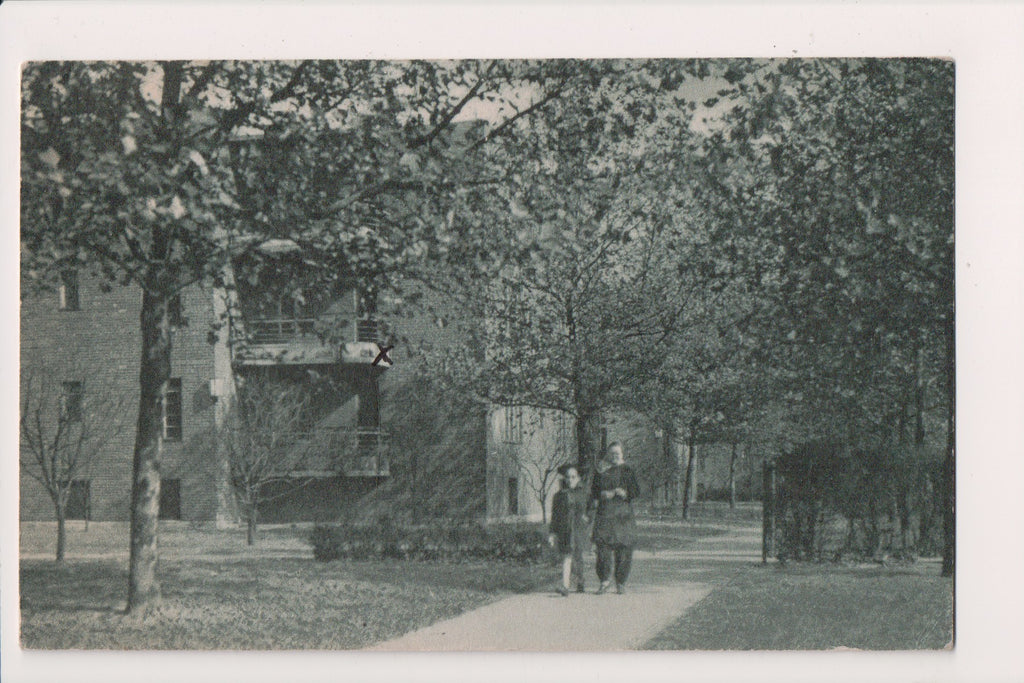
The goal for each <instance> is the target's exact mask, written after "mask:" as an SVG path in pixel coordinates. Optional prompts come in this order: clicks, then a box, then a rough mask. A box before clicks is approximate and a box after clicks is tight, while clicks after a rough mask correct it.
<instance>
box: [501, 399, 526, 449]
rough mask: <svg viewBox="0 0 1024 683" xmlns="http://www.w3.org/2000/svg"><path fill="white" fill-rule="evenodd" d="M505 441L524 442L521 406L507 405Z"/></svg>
mask: <svg viewBox="0 0 1024 683" xmlns="http://www.w3.org/2000/svg"><path fill="white" fill-rule="evenodd" d="M504 410H505V443H522V441H523V409H522V407H521V406H505V408H504Z"/></svg>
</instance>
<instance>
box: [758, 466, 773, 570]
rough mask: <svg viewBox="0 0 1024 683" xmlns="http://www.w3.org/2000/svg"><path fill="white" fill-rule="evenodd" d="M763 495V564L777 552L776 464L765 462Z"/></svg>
mask: <svg viewBox="0 0 1024 683" xmlns="http://www.w3.org/2000/svg"><path fill="white" fill-rule="evenodd" d="M762 480H763V481H762V487H763V488H762V495H761V564H768V558H769V557H770V556H771V555H772V554H773V553H774V552H775V463H774V462H765V464H764V470H763V472H762Z"/></svg>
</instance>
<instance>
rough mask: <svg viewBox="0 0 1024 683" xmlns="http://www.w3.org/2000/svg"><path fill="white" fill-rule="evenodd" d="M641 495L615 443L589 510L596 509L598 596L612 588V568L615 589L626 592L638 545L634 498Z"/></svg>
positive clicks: (597, 477) (602, 467) (598, 474)
mask: <svg viewBox="0 0 1024 683" xmlns="http://www.w3.org/2000/svg"><path fill="white" fill-rule="evenodd" d="M639 495H640V487H639V485H638V484H637V481H636V475H635V474H633V470H632V469H630V467H629V466H628V465H626V464H625V457H624V455H623V453H622V444H620V443H618V442H615V443H613V444H611V445H610V446H608V454H607V457H606V459H605V460H604V461H603V462H602V463H601V464H600V465H599V466H598V470H597V472H595V473H594V482H593V485H592V486H591V489H590V504H589V506H588V511H591V510H593V509H594V508H595V507H596V508H597V514H596V516H595V517H594V537H593V538H594V543H595V544H596V545H597V578H598V579H600V581H601V585H600V587H599V588H598V589H597V592H598V594H601V593H604V592H606V591H607V590H608V587H609V585H611V581H610V579H611V576H612V568H613V565H614V573H615V587H616V589H617V591H618V592H619V593H624V592H625V591H626V580H627V579H628V578H629V569H630V566H631V565H632V563H633V546H635V545H636V520H635V519H634V517H633V499H634V498H636V497H637V496H639Z"/></svg>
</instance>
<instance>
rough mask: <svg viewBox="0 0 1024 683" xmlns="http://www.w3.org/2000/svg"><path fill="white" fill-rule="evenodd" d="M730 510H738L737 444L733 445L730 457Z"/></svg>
mask: <svg viewBox="0 0 1024 683" xmlns="http://www.w3.org/2000/svg"><path fill="white" fill-rule="evenodd" d="M729 509H730V510H735V509H736V442H735V441H734V442H733V443H732V453H731V454H730V455H729Z"/></svg>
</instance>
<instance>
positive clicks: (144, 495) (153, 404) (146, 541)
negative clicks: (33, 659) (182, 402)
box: [127, 288, 171, 616]
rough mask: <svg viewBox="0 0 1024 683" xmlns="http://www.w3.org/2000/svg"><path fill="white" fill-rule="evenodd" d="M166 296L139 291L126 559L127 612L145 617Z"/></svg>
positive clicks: (156, 591) (167, 366)
mask: <svg viewBox="0 0 1024 683" xmlns="http://www.w3.org/2000/svg"><path fill="white" fill-rule="evenodd" d="M165 311H166V298H164V297H159V296H157V295H155V294H154V293H153V292H152V291H150V290H149V289H148V288H147V290H146V291H144V292H143V295H142V312H141V315H140V318H141V328H142V363H141V369H140V371H139V390H140V397H139V422H138V426H137V428H136V435H135V451H134V457H133V461H132V495H131V554H130V557H129V560H128V609H127V611H128V613H131V614H137V615H139V616H144V615H145V613H146V612H147V611H148V609H149V608H150V607H152V606H153V605H155V604H156V602H157V601H158V600H159V598H160V586H159V584H158V583H157V579H156V566H157V525H158V517H159V512H160V451H161V448H162V428H163V414H162V397H163V392H164V390H165V387H166V384H167V380H168V379H169V378H170V374H171V339H170V334H169V330H168V328H167V320H166V315H165Z"/></svg>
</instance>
